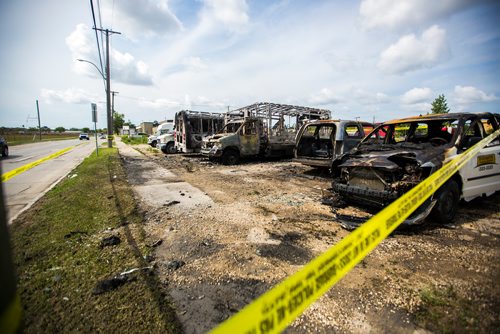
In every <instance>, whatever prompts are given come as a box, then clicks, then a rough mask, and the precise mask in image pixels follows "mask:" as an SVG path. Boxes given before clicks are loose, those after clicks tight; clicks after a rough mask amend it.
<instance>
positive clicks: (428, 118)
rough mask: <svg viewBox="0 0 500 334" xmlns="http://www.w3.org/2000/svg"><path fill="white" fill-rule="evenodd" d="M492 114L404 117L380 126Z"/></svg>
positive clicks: (488, 115) (488, 114)
mask: <svg viewBox="0 0 500 334" xmlns="http://www.w3.org/2000/svg"><path fill="white" fill-rule="evenodd" d="M493 115H494V114H492V113H489V112H482V113H471V112H469V113H449V114H429V115H419V116H412V117H406V118H399V119H393V120H390V121H387V122H384V123H382V124H395V123H404V122H414V121H432V120H436V119H442V120H446V119H450V118H453V119H461V118H469V117H490V116H493Z"/></svg>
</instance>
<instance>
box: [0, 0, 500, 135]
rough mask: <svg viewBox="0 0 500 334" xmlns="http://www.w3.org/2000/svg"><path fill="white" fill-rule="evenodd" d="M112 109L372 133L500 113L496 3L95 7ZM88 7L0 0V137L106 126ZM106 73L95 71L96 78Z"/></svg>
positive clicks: (111, 0) (118, 3) (231, 0)
mask: <svg viewBox="0 0 500 334" xmlns="http://www.w3.org/2000/svg"><path fill="white" fill-rule="evenodd" d="M93 6H94V12H95V17H96V25H97V27H98V28H101V27H102V28H103V29H110V30H113V31H116V32H120V34H111V35H110V51H109V52H110V69H111V75H110V77H111V90H112V91H116V92H118V93H117V94H116V95H115V110H116V111H117V112H119V113H123V114H125V119H126V120H130V121H131V122H132V123H134V124H136V125H139V124H140V123H141V122H144V121H155V120H156V121H161V120H165V119H172V118H173V115H174V113H175V112H177V111H179V110H183V109H190V110H199V111H211V112H225V111H227V110H228V109H231V110H232V109H236V108H239V107H243V106H246V105H249V104H252V103H255V102H274V103H285V104H293V105H300V106H309V107H318V108H322V109H329V110H331V111H332V118H335V119H339V118H340V119H356V118H359V119H361V120H366V121H374V120H375V121H376V122H381V121H385V120H390V119H394V118H401V117H406V116H413V115H418V114H422V113H427V112H430V108H431V102H432V101H433V100H434V99H435V98H436V97H437V96H438V95H440V94H444V95H445V97H446V100H447V103H448V106H449V107H450V109H451V112H482V111H489V112H497V113H498V112H500V108H498V107H499V105H500V24H499V22H500V1H481V0H439V1H436V0H362V1H352V0H345V1H342V0H338V1H327V0H325V1H321V0H314V1H313V0H303V1H299V0H297V1H293V0H282V1H264V0H262V1H251V0H194V1H189V0H93ZM93 26H94V23H93V20H92V10H91V0H88V1H85V0H65V1H60V0H40V1H33V0H31V1H29V0H3V1H0V45H2V47H1V48H0V73H1V78H2V80H1V81H0V126H5V127H20V126H25V127H35V126H37V120H36V115H37V109H36V100H38V101H39V106H40V117H41V123H42V126H48V127H51V128H55V127H58V126H63V127H66V128H70V127H76V128H82V127H91V128H93V123H92V121H91V103H96V104H97V108H98V124H97V127H98V128H105V127H106V94H105V84H104V80H103V78H102V76H101V74H100V73H99V70H98V69H96V67H95V66H94V65H91V64H89V63H86V62H79V61H77V59H84V60H87V61H90V62H92V63H94V64H96V66H97V67H98V68H99V69H100V68H101V66H100V62H101V61H102V62H103V64H104V65H105V54H104V51H103V50H105V38H104V39H101V34H100V33H99V34H98V36H99V41H100V44H99V45H100V46H99V48H100V50H101V54H102V56H101V60H100V59H99V52H98V43H97V40H96V34H95V31H94V30H93V29H92V28H93ZM103 68H104V67H103Z"/></svg>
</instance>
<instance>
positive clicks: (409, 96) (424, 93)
mask: <svg viewBox="0 0 500 334" xmlns="http://www.w3.org/2000/svg"><path fill="white" fill-rule="evenodd" d="M431 99H432V90H431V89H430V88H427V87H424V88H418V87H416V88H412V89H410V90H409V91H407V92H406V93H404V94H403V96H401V102H402V103H404V104H417V103H422V102H429V101H430V100H431Z"/></svg>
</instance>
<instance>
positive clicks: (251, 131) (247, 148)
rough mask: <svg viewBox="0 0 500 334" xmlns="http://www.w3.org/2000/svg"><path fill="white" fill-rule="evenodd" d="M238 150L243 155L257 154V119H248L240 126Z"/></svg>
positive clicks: (258, 144) (258, 145)
mask: <svg viewBox="0 0 500 334" xmlns="http://www.w3.org/2000/svg"><path fill="white" fill-rule="evenodd" d="M239 137H240V152H241V155H243V156H250V155H257V154H259V147H260V143H259V126H258V121H257V120H249V121H247V122H245V124H244V125H243V126H242V127H241V128H240V133H239Z"/></svg>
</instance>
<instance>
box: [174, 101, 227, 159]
mask: <svg viewBox="0 0 500 334" xmlns="http://www.w3.org/2000/svg"><path fill="white" fill-rule="evenodd" d="M223 126H224V115H223V114H219V113H209V112H201V111H192V110H182V111H179V112H178V113H176V114H175V131H174V137H175V149H176V151H177V152H182V153H198V152H200V150H201V144H202V141H203V138H204V137H206V136H210V135H213V134H215V133H217V132H219V131H220V130H221V129H222V128H223Z"/></svg>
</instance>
